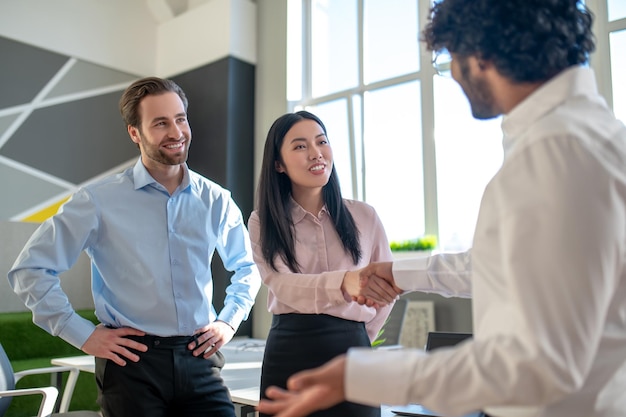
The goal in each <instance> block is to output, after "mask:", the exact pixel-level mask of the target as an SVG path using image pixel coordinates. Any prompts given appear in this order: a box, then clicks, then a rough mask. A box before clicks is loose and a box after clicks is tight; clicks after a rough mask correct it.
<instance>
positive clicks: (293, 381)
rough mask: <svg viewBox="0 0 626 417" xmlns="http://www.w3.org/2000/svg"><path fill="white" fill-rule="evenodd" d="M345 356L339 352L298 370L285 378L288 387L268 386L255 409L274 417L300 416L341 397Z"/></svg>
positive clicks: (340, 399)
mask: <svg viewBox="0 0 626 417" xmlns="http://www.w3.org/2000/svg"><path fill="white" fill-rule="evenodd" d="M345 368H346V357H345V355H341V356H338V357H336V358H335V359H333V360H331V361H330V362H328V363H326V364H325V365H323V366H320V367H319V368H315V369H310V370H306V371H302V372H298V373H296V374H295V375H293V376H292V377H291V378H289V380H288V381H287V388H288V389H289V391H286V390H283V389H280V388H278V387H269V388H268V389H267V390H266V391H265V394H266V395H267V396H268V397H269V399H262V400H261V401H259V405H258V406H257V410H258V411H260V412H262V413H265V414H276V417H304V416H307V415H309V414H311V413H312V412H314V411H318V410H325V409H327V408H329V407H332V406H334V405H337V404H339V403H340V402H342V401H345V399H346V396H345V391H344V380H345V374H346V370H345Z"/></svg>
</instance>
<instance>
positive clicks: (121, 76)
mask: <svg viewBox="0 0 626 417" xmlns="http://www.w3.org/2000/svg"><path fill="white" fill-rule="evenodd" d="M137 78H139V77H138V76H136V75H133V74H127V73H124V72H120V71H116V70H113V69H110V68H106V67H103V66H100V65H96V64H92V63H89V62H84V61H77V62H76V63H75V64H74V65H73V66H72V68H71V69H70V70H69V71H68V72H67V74H65V75H64V76H63V78H62V79H61V81H59V83H58V84H57V85H56V86H55V87H54V88H53V89H52V90H51V91H50V93H49V94H48V95H47V97H46V98H51V97H58V96H62V95H65V94H71V93H77V92H81V91H85V90H92V89H95V88H99V87H108V86H111V85H117V84H122V83H124V84H130V83H132V82H133V81H135V80H136V79H137Z"/></svg>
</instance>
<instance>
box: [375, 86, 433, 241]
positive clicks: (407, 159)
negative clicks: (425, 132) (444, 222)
mask: <svg viewBox="0 0 626 417" xmlns="http://www.w3.org/2000/svg"><path fill="white" fill-rule="evenodd" d="M364 104H365V118H364V126H365V129H364V132H365V140H364V146H363V147H364V151H365V200H366V201H367V202H368V203H369V204H371V205H372V206H374V208H375V209H376V211H377V212H378V215H379V216H380V218H381V220H382V222H383V224H384V226H385V229H386V231H387V237H388V238H389V239H390V240H404V239H413V238H416V237H419V236H421V235H423V234H424V230H425V226H424V180H423V172H422V171H423V167H422V140H421V138H422V135H421V131H422V127H421V125H422V123H421V116H420V114H421V105H420V84H419V82H418V81H413V82H410V83H404V84H400V85H397V86H394V87H389V88H384V89H380V90H375V91H371V92H368V93H366V94H365V97H364Z"/></svg>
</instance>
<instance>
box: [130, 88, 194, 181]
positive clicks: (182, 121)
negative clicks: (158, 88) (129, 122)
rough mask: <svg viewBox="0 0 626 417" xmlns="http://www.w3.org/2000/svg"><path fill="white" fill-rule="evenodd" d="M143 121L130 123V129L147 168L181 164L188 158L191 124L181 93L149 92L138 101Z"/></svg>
mask: <svg viewBox="0 0 626 417" xmlns="http://www.w3.org/2000/svg"><path fill="white" fill-rule="evenodd" d="M139 114H140V115H141V124H140V126H139V127H134V126H129V127H128V133H129V134H130V137H131V139H132V141H133V142H135V143H137V144H138V145H139V149H140V150H141V159H142V162H143V164H144V165H145V166H146V168H148V169H150V168H157V169H158V168H163V167H164V166H174V165H180V164H182V163H184V162H185V161H186V160H187V155H188V152H189V145H190V144H191V128H190V127H189V122H188V121H187V113H186V112H185V107H184V105H183V102H182V101H181V99H180V97H179V96H178V94H176V93H173V92H167V93H163V94H158V95H149V96H146V97H145V98H143V99H142V100H141V103H140V104H139Z"/></svg>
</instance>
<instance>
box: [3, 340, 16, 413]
mask: <svg viewBox="0 0 626 417" xmlns="http://www.w3.org/2000/svg"><path fill="white" fill-rule="evenodd" d="M12 389H15V375H14V374H13V366H11V361H9V357H8V356H7V354H6V352H5V351H4V347H2V343H0V391H8V390H12ZM12 399H13V397H2V398H0V416H3V415H4V414H5V413H6V411H7V409H8V408H9V406H10V405H11V400H12Z"/></svg>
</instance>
